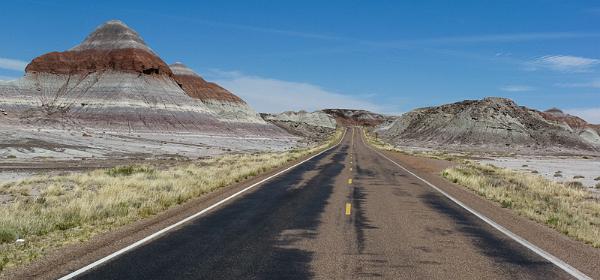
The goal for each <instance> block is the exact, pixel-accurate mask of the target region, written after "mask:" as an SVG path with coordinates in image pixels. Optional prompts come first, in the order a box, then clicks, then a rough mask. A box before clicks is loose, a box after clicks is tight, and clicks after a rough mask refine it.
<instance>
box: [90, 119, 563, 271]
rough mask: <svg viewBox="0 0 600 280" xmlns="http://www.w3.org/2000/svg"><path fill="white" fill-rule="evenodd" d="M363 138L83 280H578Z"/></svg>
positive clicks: (349, 139) (349, 137)
mask: <svg viewBox="0 0 600 280" xmlns="http://www.w3.org/2000/svg"><path fill="white" fill-rule="evenodd" d="M361 135H362V134H361V132H360V130H359V129H355V128H351V129H349V131H348V133H346V135H345V138H344V139H343V141H342V142H341V144H340V145H338V146H337V147H335V148H334V149H331V150H329V151H327V152H325V153H323V154H321V155H319V156H317V157H315V158H313V159H311V160H309V161H307V162H305V163H304V164H302V165H300V166H298V167H296V168H294V169H292V170H290V171H288V172H287V173H285V174H282V175H280V176H278V177H276V178H273V179H271V180H269V181H267V182H265V183H264V184H262V185H261V186H258V187H256V188H255V189H252V190H251V191H248V192H247V193H245V194H243V195H241V196H239V197H237V198H236V199H233V200H231V201H228V202H227V203H225V204H223V205H221V206H219V207H217V208H215V209H213V210H212V211H210V212H208V213H206V214H205V215H203V216H201V217H199V218H197V219H195V220H193V221H190V222H189V223H187V224H185V225H184V226H182V227H181V228H179V229H177V230H174V231H172V232H170V233H167V234H165V235H163V236H161V237H159V238H157V239H155V240H153V241H152V242H149V243H147V244H145V245H143V246H140V247H138V248H136V249H134V250H131V251H129V252H127V253H125V254H122V255H120V256H118V257H116V258H114V259H112V260H110V261H109V262H106V263H104V264H102V265H100V266H98V267H95V268H93V269H91V270H89V271H87V272H86V273H84V274H82V275H79V277H81V278H82V279H309V278H320V279H353V278H371V277H381V278H386V279H416V278H424V279H570V278H571V276H570V275H569V274H567V273H566V272H564V271H563V270H561V269H560V268H558V267H557V266H555V265H554V264H552V263H550V262H549V261H547V260H546V259H544V258H542V257H541V256H539V255H537V254H535V253H534V252H532V251H531V250H529V249H527V248H526V247H524V246H522V245H521V244H518V243H517V242H515V241H514V240H513V239H511V238H509V237H508V236H506V235H504V234H502V233H501V232H499V231H498V230H496V229H494V228H493V227H492V226H490V225H488V224H486V223H485V222H483V221H482V220H480V219H479V218H477V217H476V216H474V215H473V214H471V213H469V212H468V211H466V210H465V209H463V208H461V207H460V206H458V205H457V204H455V203H454V202H452V201H451V200H449V199H448V198H446V197H445V196H443V195H442V194H441V193H439V192H437V191H436V190H434V189H433V188H431V187H429V186H427V185H426V184H425V183H424V182H423V181H421V180H419V179H418V178H416V177H415V176H413V175H412V174H410V173H408V172H406V171H404V170H402V169H401V168H399V167H398V166H396V165H394V164H393V163H392V162H391V161H389V160H387V159H386V158H384V157H382V156H381V155H380V154H378V153H376V152H374V151H373V150H372V149H371V148H369V147H368V146H367V145H366V144H365V142H364V139H363V137H362V136H361Z"/></svg>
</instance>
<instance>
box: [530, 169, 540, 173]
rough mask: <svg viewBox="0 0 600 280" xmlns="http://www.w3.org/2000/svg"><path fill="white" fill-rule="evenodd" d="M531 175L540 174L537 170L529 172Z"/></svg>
mask: <svg viewBox="0 0 600 280" xmlns="http://www.w3.org/2000/svg"><path fill="white" fill-rule="evenodd" d="M531 173H533V174H538V173H540V172H539V171H537V170H531Z"/></svg>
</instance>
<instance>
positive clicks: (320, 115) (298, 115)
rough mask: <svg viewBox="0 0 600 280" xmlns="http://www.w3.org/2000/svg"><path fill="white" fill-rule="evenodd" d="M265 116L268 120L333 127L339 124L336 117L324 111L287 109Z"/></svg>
mask: <svg viewBox="0 0 600 280" xmlns="http://www.w3.org/2000/svg"><path fill="white" fill-rule="evenodd" d="M263 118H264V119H265V120H267V121H281V122H293V123H302V124H308V125H311V126H316V127H325V128H331V129H335V128H336V126H337V124H336V121H335V119H334V118H333V117H331V116H330V115H329V114H327V113H325V112H322V111H315V112H312V113H309V112H306V111H299V112H292V111H287V112H283V113H280V114H263Z"/></svg>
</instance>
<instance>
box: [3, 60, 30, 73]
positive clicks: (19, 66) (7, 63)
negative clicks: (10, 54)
mask: <svg viewBox="0 0 600 280" xmlns="http://www.w3.org/2000/svg"><path fill="white" fill-rule="evenodd" d="M25 66H27V62H26V61H22V60H18V59H10V58H3V57H0V68H1V69H7V70H14V71H23V70H25Z"/></svg>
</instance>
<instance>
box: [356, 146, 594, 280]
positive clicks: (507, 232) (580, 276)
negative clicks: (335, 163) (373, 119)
mask: <svg viewBox="0 0 600 280" xmlns="http://www.w3.org/2000/svg"><path fill="white" fill-rule="evenodd" d="M361 140H362V142H363V144H365V146H367V147H368V148H369V149H371V150H372V151H374V152H375V153H377V154H379V155H380V156H382V157H384V158H385V159H387V160H389V161H391V162H392V163H393V164H395V165H396V166H398V167H400V168H402V169H403V170H404V171H406V172H408V173H410V175H413V176H415V177H416V178H417V179H419V180H421V181H423V182H424V183H425V184H427V185H428V186H430V187H431V188H433V189H435V190H436V191H438V192H440V193H441V194H443V195H444V196H445V197H447V198H448V199H450V200H452V201H453V202H454V203H456V204H458V205H459V206H460V207H462V208H464V209H465V210H467V211H469V212H471V214H473V215H475V216H477V218H479V219H481V220H483V221H484V222H486V223H487V224H489V225H490V226H492V227H494V228H495V229H497V230H498V231H500V232H502V233H503V234H505V235H506V236H508V237H510V238H511V239H512V240H514V241H516V242H518V243H519V244H521V245H523V246H525V247H526V248H527V249H529V250H531V251H533V252H534V253H536V254H538V255H539V256H541V257H542V258H544V259H546V260H548V261H549V262H551V263H553V264H554V265H556V266H558V267H559V268H560V269H562V270H564V271H565V272H567V273H568V274H570V275H571V276H573V277H575V278H577V279H581V280H592V278H591V277H589V276H587V275H585V274H584V273H583V272H581V271H579V270H577V269H576V268H574V267H572V266H570V265H569V264H567V263H566V262H564V261H562V260H561V259H559V258H557V257H555V256H554V255H552V254H550V253H548V252H546V251H544V250H543V249H541V248H540V247H537V246H535V245H533V244H532V243H531V242H529V241H527V240H526V239H525V238H523V237H520V236H518V235H517V234H515V233H513V232H512V231H510V230H508V229H506V228H505V227H503V226H501V225H500V224H498V223H496V222H494V221H493V220H492V219H490V218H488V217H486V216H484V215H483V214H481V213H479V212H477V211H475V210H474V209H472V208H471V207H469V206H467V205H465V204H464V203H462V202H461V201H460V200H458V199H456V198H454V197H452V196H451V195H449V194H448V193H446V192H445V191H443V190H441V189H440V188H438V187H436V186H435V185H434V184H432V183H429V182H428V181H427V180H425V179H423V178H421V177H419V176H418V175H417V174H415V173H413V172H411V171H410V170H408V169H407V168H406V167H404V166H402V165H400V164H398V163H397V162H395V161H393V160H392V159H390V158H389V157H387V156H385V155H384V154H382V153H380V152H379V151H377V150H375V149H374V148H372V147H371V146H369V145H368V144H366V143H365V140H364V139H363V137H361Z"/></svg>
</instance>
